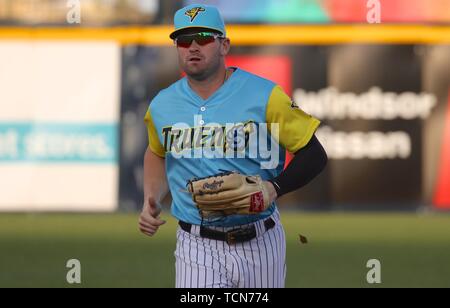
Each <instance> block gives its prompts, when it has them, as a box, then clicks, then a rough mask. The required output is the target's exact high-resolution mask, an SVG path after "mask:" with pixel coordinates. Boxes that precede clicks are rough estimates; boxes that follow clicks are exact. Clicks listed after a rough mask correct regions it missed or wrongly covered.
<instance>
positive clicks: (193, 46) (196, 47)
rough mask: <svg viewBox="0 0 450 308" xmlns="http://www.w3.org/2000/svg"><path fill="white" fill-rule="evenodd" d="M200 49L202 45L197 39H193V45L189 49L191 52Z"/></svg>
mask: <svg viewBox="0 0 450 308" xmlns="http://www.w3.org/2000/svg"><path fill="white" fill-rule="evenodd" d="M199 50H200V45H199V44H198V43H197V42H196V41H195V40H193V41H192V43H191V46H189V51H190V52H197V51H199Z"/></svg>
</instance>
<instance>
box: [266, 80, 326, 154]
mask: <svg viewBox="0 0 450 308" xmlns="http://www.w3.org/2000/svg"><path fill="white" fill-rule="evenodd" d="M266 120H267V123H268V129H269V131H270V132H271V133H273V132H272V129H271V124H272V123H275V124H276V123H278V140H277V141H278V143H279V144H280V145H282V146H283V147H284V148H285V149H286V150H288V151H289V152H291V153H295V152H297V151H298V150H300V149H301V148H303V147H304V146H305V145H307V144H308V142H309V140H310V139H311V138H312V136H313V135H314V132H315V131H316V129H317V127H319V125H320V121H319V120H318V119H316V118H314V117H312V116H310V115H309V114H307V113H306V112H304V111H303V110H301V109H300V108H299V107H298V106H297V105H296V104H295V103H294V102H293V101H292V100H291V98H290V97H289V96H288V95H287V94H286V93H284V91H283V90H282V89H281V87H280V86H276V87H274V88H273V90H272V93H271V95H270V98H269V101H268V103H267V110H266ZM275 137H276V136H275ZM275 139H277V138H275Z"/></svg>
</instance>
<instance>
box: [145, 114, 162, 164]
mask: <svg viewBox="0 0 450 308" xmlns="http://www.w3.org/2000/svg"><path fill="white" fill-rule="evenodd" d="M144 122H145V125H146V126H147V132H148V145H149V147H150V150H152V152H153V153H155V154H156V155H158V156H160V157H162V158H164V157H165V155H166V151H164V147H163V146H162V144H161V142H160V141H159V138H158V133H157V132H156V128H155V124H154V123H153V119H152V115H151V113H150V108H149V109H148V110H147V112H146V113H145V117H144Z"/></svg>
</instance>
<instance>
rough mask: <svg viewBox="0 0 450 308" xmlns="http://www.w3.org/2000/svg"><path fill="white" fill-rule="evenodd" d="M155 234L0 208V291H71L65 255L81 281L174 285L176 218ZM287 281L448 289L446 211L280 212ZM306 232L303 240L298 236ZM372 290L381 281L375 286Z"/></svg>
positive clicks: (132, 226)
mask: <svg viewBox="0 0 450 308" xmlns="http://www.w3.org/2000/svg"><path fill="white" fill-rule="evenodd" d="M168 216H169V215H167V214H166V215H164V218H167V219H168V223H167V224H166V225H164V226H163V227H162V228H161V229H160V231H159V233H158V234H157V235H156V236H155V237H154V238H148V237H145V236H143V235H141V234H140V233H139V232H138V230H137V215H79V214H76V215H74V214H72V215H49V214H45V215H44V214H43V215H31V214H0V287H67V286H70V285H68V284H67V282H66V273H67V271H68V269H67V268H66V267H65V266H66V262H67V260H69V259H73V258H75V259H78V260H80V261H81V266H82V277H81V279H82V284H81V286H82V287H172V286H174V273H175V271H174V256H173V251H174V248H175V228H176V221H175V220H173V219H170V218H169V217H168ZM282 220H283V223H284V225H285V229H286V234H287V237H288V238H287V241H288V245H287V266H288V271H287V272H288V275H287V283H286V285H287V287H374V285H369V284H368V283H367V282H366V273H367V271H368V270H369V269H367V268H366V262H367V261H368V260H369V259H373V258H375V259H378V260H380V261H381V266H382V268H381V277H382V283H381V285H378V286H381V287H450V216H447V215H444V216H439V215H427V216H417V215H415V214H373V215H372V214H364V215H361V214H305V213H298V214H297V213H296V214H294V213H282ZM299 233H301V234H304V235H306V236H307V237H308V239H309V243H308V244H306V245H304V244H300V242H299V241H298V234H299ZM378 286H377V287H378Z"/></svg>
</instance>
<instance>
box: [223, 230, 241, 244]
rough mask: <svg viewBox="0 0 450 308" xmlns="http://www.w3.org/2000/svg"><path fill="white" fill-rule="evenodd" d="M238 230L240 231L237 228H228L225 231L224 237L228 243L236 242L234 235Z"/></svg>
mask: <svg viewBox="0 0 450 308" xmlns="http://www.w3.org/2000/svg"><path fill="white" fill-rule="evenodd" d="M239 231H240V230H239V229H235V230H230V231H228V232H227V236H226V238H227V243H228V245H233V244H236V243H237V239H236V236H237V234H238V232H239Z"/></svg>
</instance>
